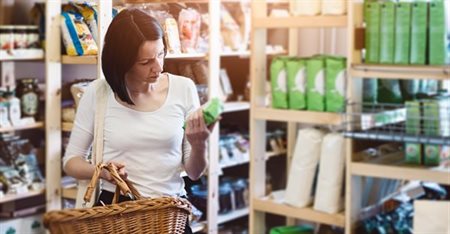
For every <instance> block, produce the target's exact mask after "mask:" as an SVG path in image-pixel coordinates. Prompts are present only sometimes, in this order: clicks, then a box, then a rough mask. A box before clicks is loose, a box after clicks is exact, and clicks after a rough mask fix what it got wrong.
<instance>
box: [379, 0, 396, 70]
mask: <svg viewBox="0 0 450 234" xmlns="http://www.w3.org/2000/svg"><path fill="white" fill-rule="evenodd" d="M380 16H381V20H380V37H381V38H380V63H384V64H392V63H393V62H394V45H395V43H394V31H395V3H393V2H384V3H382V4H381V14H380Z"/></svg>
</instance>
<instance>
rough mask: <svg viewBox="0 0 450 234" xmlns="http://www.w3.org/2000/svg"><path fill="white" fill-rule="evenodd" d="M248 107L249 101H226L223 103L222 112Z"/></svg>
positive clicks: (246, 108) (241, 109) (247, 108)
mask: <svg viewBox="0 0 450 234" xmlns="http://www.w3.org/2000/svg"><path fill="white" fill-rule="evenodd" d="M249 109H250V103H249V102H226V103H225V104H224V110H223V112H224V113H230V112H236V111H244V110H249Z"/></svg>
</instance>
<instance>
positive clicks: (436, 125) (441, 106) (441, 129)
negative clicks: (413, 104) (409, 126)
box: [423, 97, 450, 137]
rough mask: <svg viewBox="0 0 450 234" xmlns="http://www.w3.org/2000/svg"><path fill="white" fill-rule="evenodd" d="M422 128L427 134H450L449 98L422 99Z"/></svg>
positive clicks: (445, 135) (446, 135)
mask: <svg viewBox="0 0 450 234" xmlns="http://www.w3.org/2000/svg"><path fill="white" fill-rule="evenodd" d="M423 126H424V127H423V128H424V133H425V135H428V136H444V137H448V136H450V99H449V98H448V97H436V98H435V99H430V100H424V101H423Z"/></svg>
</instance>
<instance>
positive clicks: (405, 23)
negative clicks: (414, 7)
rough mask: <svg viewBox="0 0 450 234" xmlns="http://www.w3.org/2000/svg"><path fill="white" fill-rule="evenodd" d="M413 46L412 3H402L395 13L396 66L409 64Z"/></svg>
mask: <svg viewBox="0 0 450 234" xmlns="http://www.w3.org/2000/svg"><path fill="white" fill-rule="evenodd" d="M410 44H411V3H410V2H400V3H397V5H396V12H395V52H394V63H395V64H409V52H410V51H409V50H410Z"/></svg>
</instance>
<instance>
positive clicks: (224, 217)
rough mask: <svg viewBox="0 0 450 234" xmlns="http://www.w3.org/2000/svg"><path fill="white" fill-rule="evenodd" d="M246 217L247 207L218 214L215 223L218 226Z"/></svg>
mask: <svg viewBox="0 0 450 234" xmlns="http://www.w3.org/2000/svg"><path fill="white" fill-rule="evenodd" d="M247 215H248V207H246V208H242V209H238V210H233V211H231V212H229V213H226V214H219V217H218V221H217V223H218V224H219V225H220V224H223V223H226V222H229V221H232V220H235V219H238V218H242V217H244V216H247Z"/></svg>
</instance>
